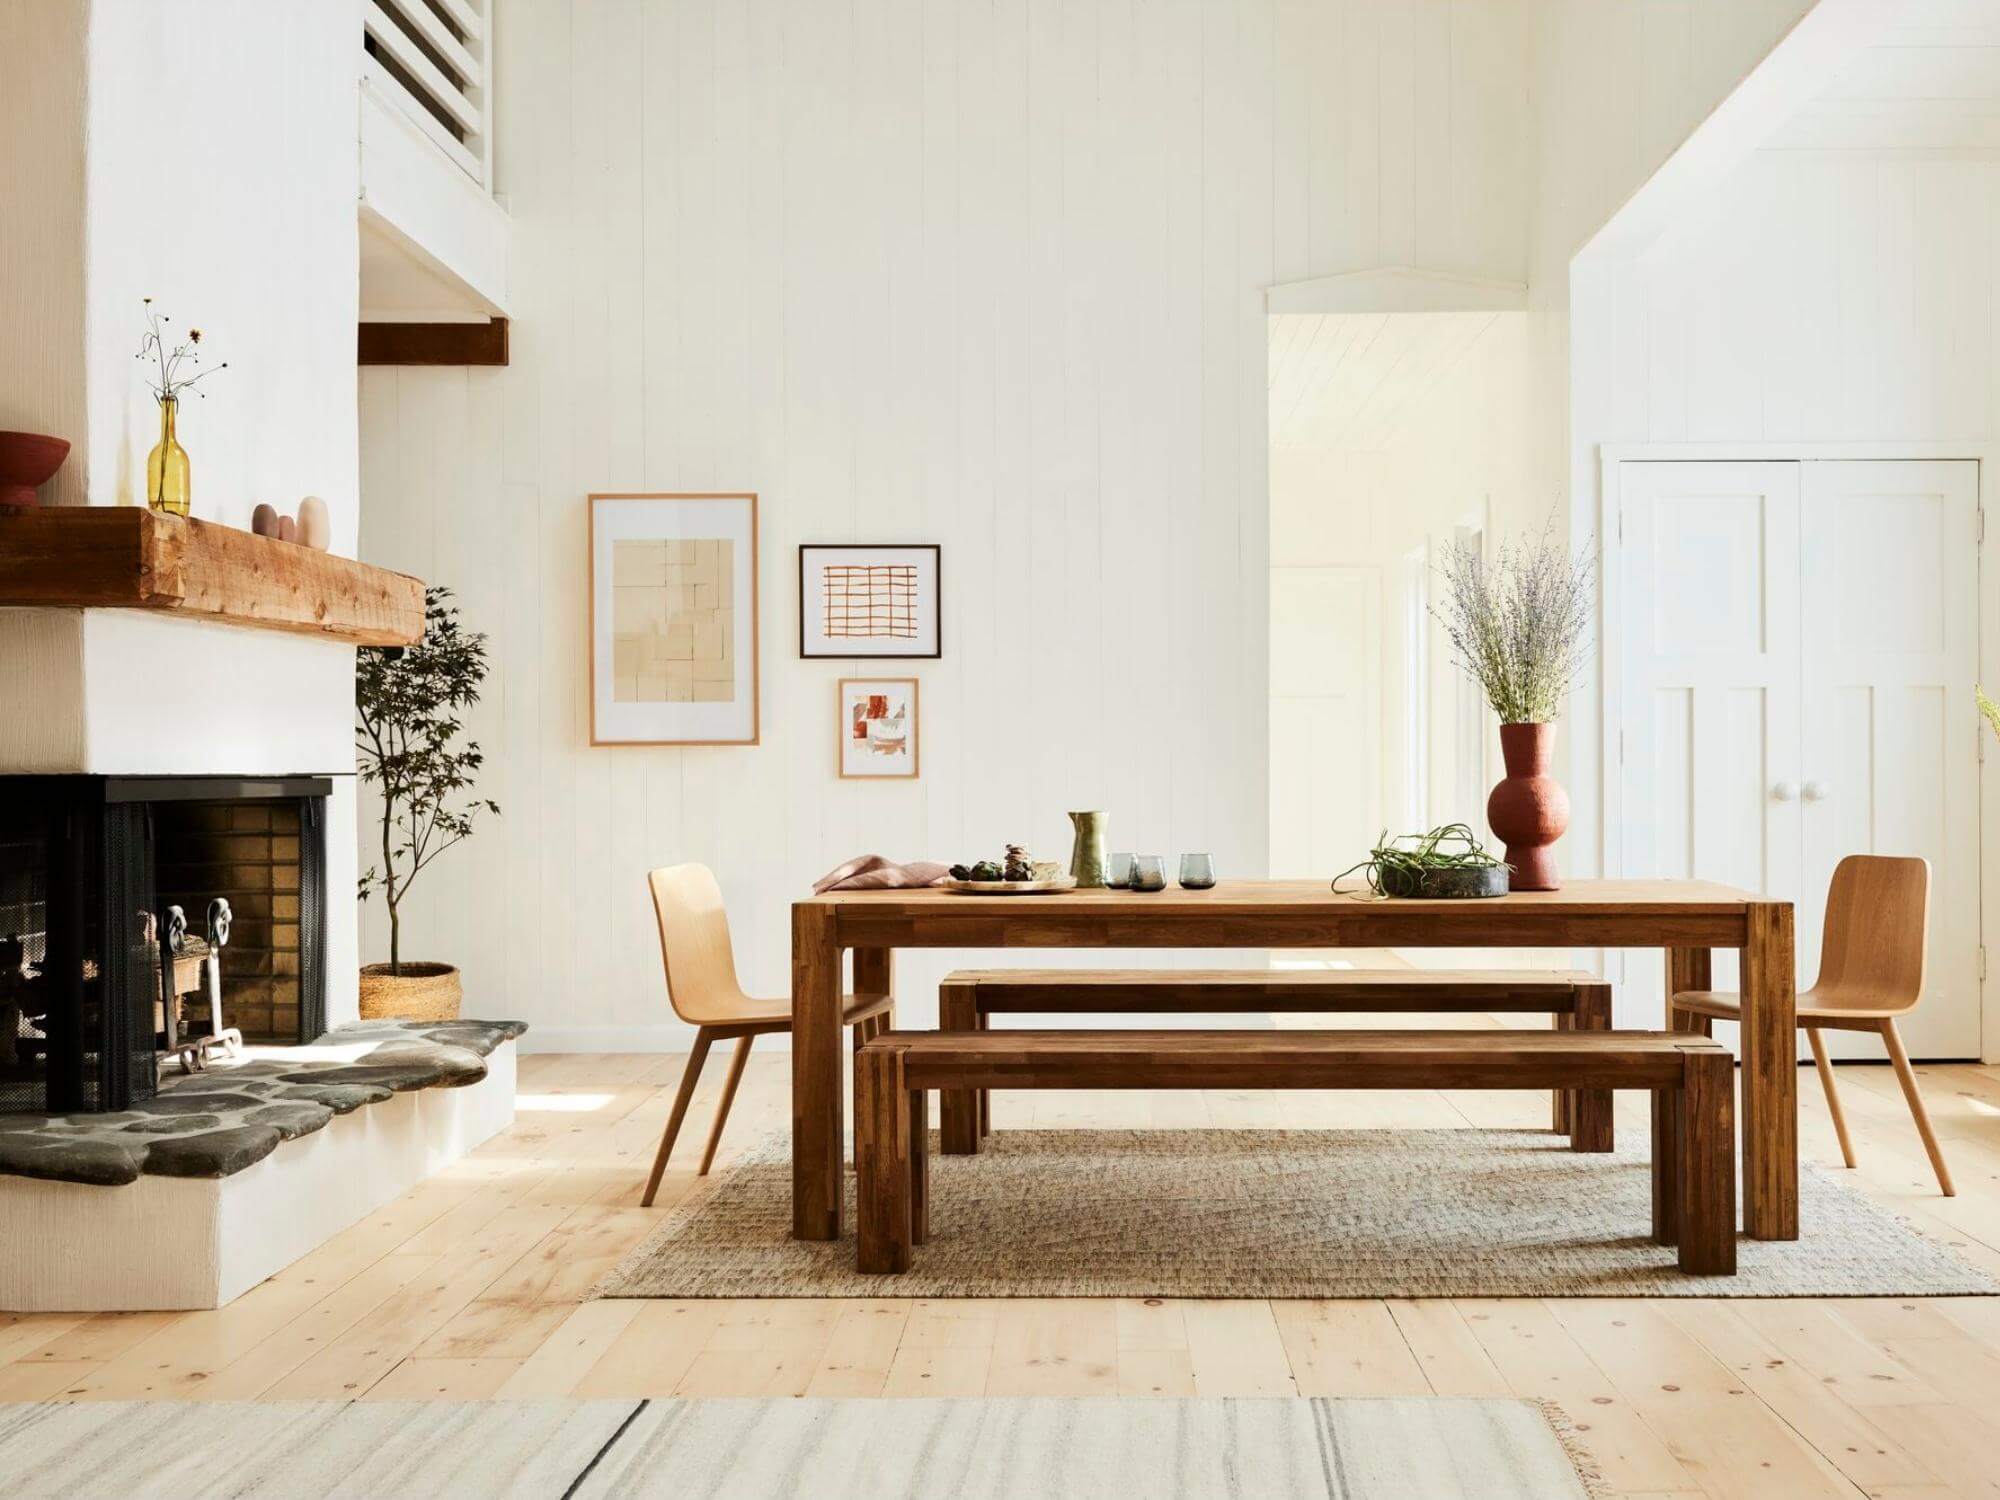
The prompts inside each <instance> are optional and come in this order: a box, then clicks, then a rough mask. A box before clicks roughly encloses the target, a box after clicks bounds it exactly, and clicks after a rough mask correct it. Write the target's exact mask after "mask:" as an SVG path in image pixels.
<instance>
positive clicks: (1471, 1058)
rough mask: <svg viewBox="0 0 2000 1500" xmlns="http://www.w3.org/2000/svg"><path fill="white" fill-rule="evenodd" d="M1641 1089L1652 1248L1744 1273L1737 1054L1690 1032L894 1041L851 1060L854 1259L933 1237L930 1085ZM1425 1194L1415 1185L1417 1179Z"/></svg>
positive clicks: (894, 1258) (884, 1255)
mask: <svg viewBox="0 0 2000 1500" xmlns="http://www.w3.org/2000/svg"><path fill="white" fill-rule="evenodd" d="M994 1088H1007V1089H1191V1088H1192V1089H1357V1088H1361V1089H1544V1088H1575V1089H1590V1090H1611V1089H1646V1090H1649V1091H1650V1092H1651V1093H1652V1095H1653V1238H1654V1239H1655V1240H1656V1241H1658V1242H1659V1243H1660V1244H1663V1245H1669V1244H1670V1245H1677V1246H1678V1247H1679V1252H1680V1268H1681V1269H1682V1270H1683V1271H1685V1272H1687V1273H1688V1274H1690V1275H1733V1274H1734V1273H1735V1270H1736V1230H1735V1226H1736V1140H1735V1136H1736V1129H1735V1080H1734V1074H1733V1070H1732V1060H1731V1057H1730V1054H1729V1053H1728V1052H1727V1051H1725V1050H1724V1049H1723V1048H1721V1047H1719V1046H1717V1045H1716V1044H1715V1043H1714V1042H1713V1041H1710V1040H1709V1039H1708V1038H1706V1037H1700V1036H1696V1035H1693V1034H1691V1033H1687V1032H1579V1031H1570V1032H1561V1031H1555V1032H1549V1031H1539V1032H1537V1031H1480V1032H1469V1031H989V1032H969V1033H966V1032H946V1031H889V1032H883V1033H881V1034H880V1035H878V1036H876V1037H874V1038H872V1039H871V1040H869V1041H867V1042H864V1043H863V1044H862V1045H861V1046H860V1047H859V1048H857V1049H856V1050H855V1054H854V1161H855V1168H856V1171H857V1173H858V1176H859V1183H858V1198H859V1206H860V1223H859V1231H860V1233H859V1244H858V1248H857V1251H856V1265H857V1267H858V1268H859V1269H860V1270H861V1271H863V1272H865V1273H874V1274H893V1273H896V1272H901V1271H906V1270H908V1269H909V1267H910V1254H911V1246H912V1245H920V1244H922V1243H924V1241H925V1240H926V1239H927V1238H928V1237H929V1233H930V1164H929V1158H928V1145H927V1140H926V1138H927V1136H928V1134H929V1110H928V1107H927V1105H926V1103H925V1099H926V1091H927V1090H930V1089H938V1090H952V1089H960V1090H963V1089H994ZM1417 1186H1419V1187H1420V1186H1421V1185H1420V1184H1418V1185H1417Z"/></svg>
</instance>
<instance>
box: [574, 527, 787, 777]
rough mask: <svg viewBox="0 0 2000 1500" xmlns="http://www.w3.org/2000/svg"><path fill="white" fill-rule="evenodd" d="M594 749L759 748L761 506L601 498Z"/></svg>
mask: <svg viewBox="0 0 2000 1500" xmlns="http://www.w3.org/2000/svg"><path fill="white" fill-rule="evenodd" d="M590 742H591V743H592V744H593V745H754V744H756V743H757V497H756V496H755V495H752V494H692V495H626V494H603V495H592V496H591V497H590Z"/></svg>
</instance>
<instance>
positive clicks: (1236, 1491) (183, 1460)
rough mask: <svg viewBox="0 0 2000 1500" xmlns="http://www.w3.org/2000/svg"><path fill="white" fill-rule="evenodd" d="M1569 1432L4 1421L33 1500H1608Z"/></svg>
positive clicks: (1038, 1420) (1396, 1410) (333, 1413)
mask: <svg viewBox="0 0 2000 1500" xmlns="http://www.w3.org/2000/svg"><path fill="white" fill-rule="evenodd" d="M197 1414H198V1416H199V1420H200V1423H201V1426H202V1428H203V1430H204V1431H206V1432H209V1433H213V1434H215V1435H216V1437H217V1441H215V1442H212V1443H211V1442H203V1441H196V1440H191V1438H190V1432H189V1428H190V1425H191V1423H192V1422H194V1420H195V1419H196V1416H197ZM1567 1431H1568V1428H1567V1424H1566V1422H1565V1421H1564V1419H1563V1416H1562V1414H1561V1413H1560V1412H1559V1411H1556V1410H1554V1409H1552V1408H1544V1407H1542V1406H1540V1405H1539V1404H1538V1403H1536V1402H1532V1401H1506V1400H1473V1399H1469V1398H1451V1397H1428V1398H1410V1399H1393V1400H1368V1399H1338V1400H1311V1401H1301V1400H1250V1401H1217V1400H1193V1401H1182V1400H1140V1399H1130V1400H1126V1399H1112V1398H1106V1399H1082V1400H1032V1399H1004V1400H961V1401H945V1400H931V1399H925V1400H908V1401H861V1400H855V1401H830V1400H791V1399H781V1400H742V1401H735V1400H725V1401H638V1402H634V1401H567V1402H565V1401H532V1402H520V1401H495V1402H445V1401H438V1402H395V1401H383V1402H371V1401H361V1402H354V1403H345V1402H334V1401H301V1402H273V1403H250V1402H221V1403H216V1404H214V1405H202V1406H199V1407H191V1406H188V1405H185V1404H180V1403H170V1402H85V1403H79V1404H76V1405H68V1406H63V1405H40V1406H0V1474H5V1475H6V1476H7V1483H6V1493H7V1494H8V1496H9V1497H11V1500H68V1497H76V1500H102V1497H105V1496H111V1495H116V1496H118V1497H120V1500H202V1497H208V1496H216V1497H221V1496H228V1497H231V1500H252V1497H256V1500H333V1497H343V1500H346V1497H353V1500H438V1497H439V1496H452V1497H461V1496H462V1497H487V1496H522V1497H528V1496H532V1497H535V1500H556V1497H558V1496H561V1497H563V1500H571V1497H574V1500H612V1497H627V1496H650V1495H658V1496H672V1497H674V1500H701V1497H717V1500H719V1497H723V1496H731V1497H738V1500H748V1497H751V1496H756V1497H759V1500H764V1497H784V1496H796V1497H800V1500H806V1497H810V1500H899V1497H904V1496H913V1497H914V1496H921V1497H925V1500H931V1497H938V1496H952V1497H956V1500H1003V1497H1004V1500H1135V1497H1140V1496H1155V1495H1160V1496H1164V1495H1187V1496H1203V1497H1209V1496H1243V1497H1256V1500H1270V1497H1273V1496H1285V1497H1299V1500H1413V1497H1422V1500H1473V1497H1477V1500H1588V1497H1590V1496H1592V1495H1593V1494H1595V1493H1597V1481H1596V1479H1595V1476H1594V1473H1593V1472H1592V1471H1591V1470H1590V1469H1589V1468H1588V1467H1587V1466H1585V1465H1582V1464H1581V1463H1580V1462H1579V1461H1578V1460H1577V1459H1576V1457H1575V1456H1574V1448H1573V1446H1572V1445H1571V1444H1570V1443H1569V1442H1568V1440H1567V1436H1566V1434H1567Z"/></svg>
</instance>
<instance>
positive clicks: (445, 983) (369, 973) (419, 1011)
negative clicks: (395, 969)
mask: <svg viewBox="0 0 2000 1500" xmlns="http://www.w3.org/2000/svg"><path fill="white" fill-rule="evenodd" d="M463 993H464V991H463V990H462V988H461V987H460V985H459V981H458V970H457V969H456V968H455V967H454V966H453V965H451V964H420V963H406V964H404V965H403V972H402V973H401V974H391V973H390V972H389V966H388V965H387V964H363V965H362V966H361V1019H362V1020H364V1021H456V1020H457V1019H458V1004H459V1000H460V998H461V997H462V995H463Z"/></svg>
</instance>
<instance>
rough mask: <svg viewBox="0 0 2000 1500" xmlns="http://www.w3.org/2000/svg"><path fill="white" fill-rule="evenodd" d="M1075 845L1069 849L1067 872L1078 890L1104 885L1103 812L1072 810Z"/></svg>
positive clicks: (1098, 887) (1070, 817)
mask: <svg viewBox="0 0 2000 1500" xmlns="http://www.w3.org/2000/svg"><path fill="white" fill-rule="evenodd" d="M1069 820H1070V822H1072V823H1074V824H1075V825H1076V845H1075V847H1074V848H1072V849H1071V850H1070V855H1069V872H1070V874H1072V875H1074V876H1075V877H1076V883H1077V887H1078V889H1080V890H1092V889H1101V888H1102V887H1103V885H1104V814H1103V813H1101V812H1073V813H1071V814H1070V815H1069Z"/></svg>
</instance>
